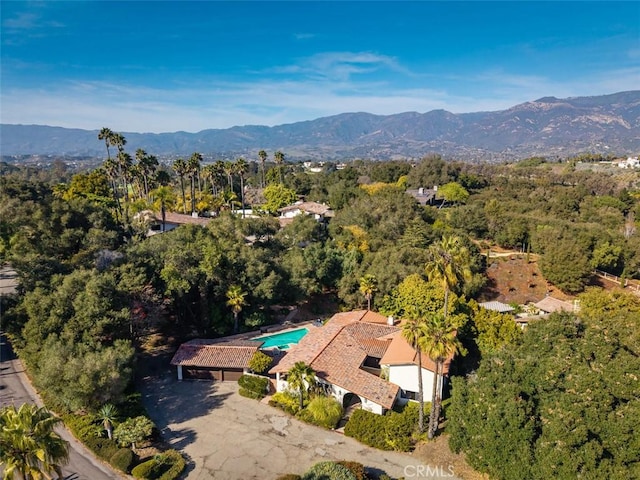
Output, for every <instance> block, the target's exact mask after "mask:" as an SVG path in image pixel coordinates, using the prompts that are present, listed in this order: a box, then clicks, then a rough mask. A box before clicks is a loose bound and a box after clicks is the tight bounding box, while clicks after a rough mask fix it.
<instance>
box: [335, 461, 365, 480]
mask: <svg viewBox="0 0 640 480" xmlns="http://www.w3.org/2000/svg"><path fill="white" fill-rule="evenodd" d="M336 463H337V464H338V465H342V466H343V467H345V468H346V469H347V470H349V471H350V472H351V473H353V476H354V477H356V480H369V477H368V476H367V472H366V471H365V469H364V465H363V464H361V463H358V462H347V461H346V460H341V461H339V462H336Z"/></svg>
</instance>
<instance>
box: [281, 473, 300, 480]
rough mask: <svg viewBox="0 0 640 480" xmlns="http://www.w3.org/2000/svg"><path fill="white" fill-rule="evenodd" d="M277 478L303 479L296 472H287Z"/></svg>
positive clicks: (283, 479) (285, 479)
mask: <svg viewBox="0 0 640 480" xmlns="http://www.w3.org/2000/svg"><path fill="white" fill-rule="evenodd" d="M276 480H302V477H301V476H300V475H296V474H295V473H286V474H284V475H280V476H279V477H278V478H276Z"/></svg>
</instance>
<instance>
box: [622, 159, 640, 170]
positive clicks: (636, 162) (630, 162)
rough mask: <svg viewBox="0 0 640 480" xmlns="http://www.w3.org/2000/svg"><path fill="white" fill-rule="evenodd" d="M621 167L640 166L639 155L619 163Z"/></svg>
mask: <svg viewBox="0 0 640 480" xmlns="http://www.w3.org/2000/svg"><path fill="white" fill-rule="evenodd" d="M618 167H620V168H640V160H638V157H629V158H627V159H626V160H623V161H622V162H619V163H618Z"/></svg>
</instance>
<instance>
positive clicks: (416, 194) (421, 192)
mask: <svg viewBox="0 0 640 480" xmlns="http://www.w3.org/2000/svg"><path fill="white" fill-rule="evenodd" d="M406 192H407V194H409V195H411V196H412V197H413V198H415V199H416V200H417V201H418V203H419V204H420V205H422V206H425V205H435V204H436V203H441V202H440V201H439V200H438V199H437V198H436V194H437V193H438V186H437V185H436V186H434V187H433V188H422V187H420V188H417V189H414V190H411V189H409V190H407V191H406Z"/></svg>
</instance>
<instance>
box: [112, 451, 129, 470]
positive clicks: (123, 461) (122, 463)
mask: <svg viewBox="0 0 640 480" xmlns="http://www.w3.org/2000/svg"><path fill="white" fill-rule="evenodd" d="M109 463H110V464H111V465H113V466H114V467H115V468H117V469H118V470H120V471H122V472H124V473H127V472H128V471H129V467H131V464H132V463H133V452H132V451H131V450H130V449H128V448H121V449H119V450H118V451H117V452H116V453H114V454H113V455H112V456H111V459H110V460H109Z"/></svg>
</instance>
